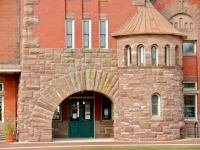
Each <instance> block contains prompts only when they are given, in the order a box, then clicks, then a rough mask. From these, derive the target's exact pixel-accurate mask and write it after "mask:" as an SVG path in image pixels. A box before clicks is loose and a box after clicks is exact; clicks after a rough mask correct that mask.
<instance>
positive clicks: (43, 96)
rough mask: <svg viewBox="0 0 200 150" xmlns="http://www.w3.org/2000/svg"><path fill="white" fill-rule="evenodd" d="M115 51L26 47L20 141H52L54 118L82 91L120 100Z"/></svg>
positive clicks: (22, 76)
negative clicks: (67, 100) (69, 100)
mask: <svg viewBox="0 0 200 150" xmlns="http://www.w3.org/2000/svg"><path fill="white" fill-rule="evenodd" d="M116 60H117V53H116V50H114V49H107V50H99V49H70V50H69V49H41V48H24V49H23V61H22V73H21V81H20V87H19V101H18V132H19V141H20V142H25V141H30V142H34V141H51V140H52V116H53V113H54V111H55V109H56V107H57V106H58V105H59V104H60V102H62V101H63V100H64V99H65V98H66V97H68V96H70V95H71V94H73V93H75V92H79V91H82V90H92V91H97V92H100V93H103V94H105V95H106V96H108V97H109V98H110V99H111V100H112V101H113V102H114V101H115V100H117V99H118V77H117V76H116V73H117V61H116Z"/></svg>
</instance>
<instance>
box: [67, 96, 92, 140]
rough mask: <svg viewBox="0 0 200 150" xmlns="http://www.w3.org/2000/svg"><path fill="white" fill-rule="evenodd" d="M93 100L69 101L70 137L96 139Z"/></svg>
mask: <svg viewBox="0 0 200 150" xmlns="http://www.w3.org/2000/svg"><path fill="white" fill-rule="evenodd" d="M93 112H94V111H93V100H77V99H69V100H68V136H69V137H94V113H93Z"/></svg>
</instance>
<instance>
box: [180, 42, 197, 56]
mask: <svg viewBox="0 0 200 150" xmlns="http://www.w3.org/2000/svg"><path fill="white" fill-rule="evenodd" d="M184 42H185V43H186V42H192V43H194V53H184V51H183V43H184ZM182 52H183V55H196V41H183V42H182Z"/></svg>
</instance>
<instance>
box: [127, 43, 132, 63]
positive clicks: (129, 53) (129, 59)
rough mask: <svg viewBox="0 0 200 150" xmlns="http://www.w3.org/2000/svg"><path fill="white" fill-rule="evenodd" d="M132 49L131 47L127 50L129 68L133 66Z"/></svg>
mask: <svg viewBox="0 0 200 150" xmlns="http://www.w3.org/2000/svg"><path fill="white" fill-rule="evenodd" d="M131 53H132V52H131V47H130V46H129V47H128V48H127V66H131V65H132V58H131V56H132V55H131Z"/></svg>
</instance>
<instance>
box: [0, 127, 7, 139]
mask: <svg viewBox="0 0 200 150" xmlns="http://www.w3.org/2000/svg"><path fill="white" fill-rule="evenodd" d="M5 140H6V137H5V135H4V134H3V133H2V131H1V130H0V141H5Z"/></svg>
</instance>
